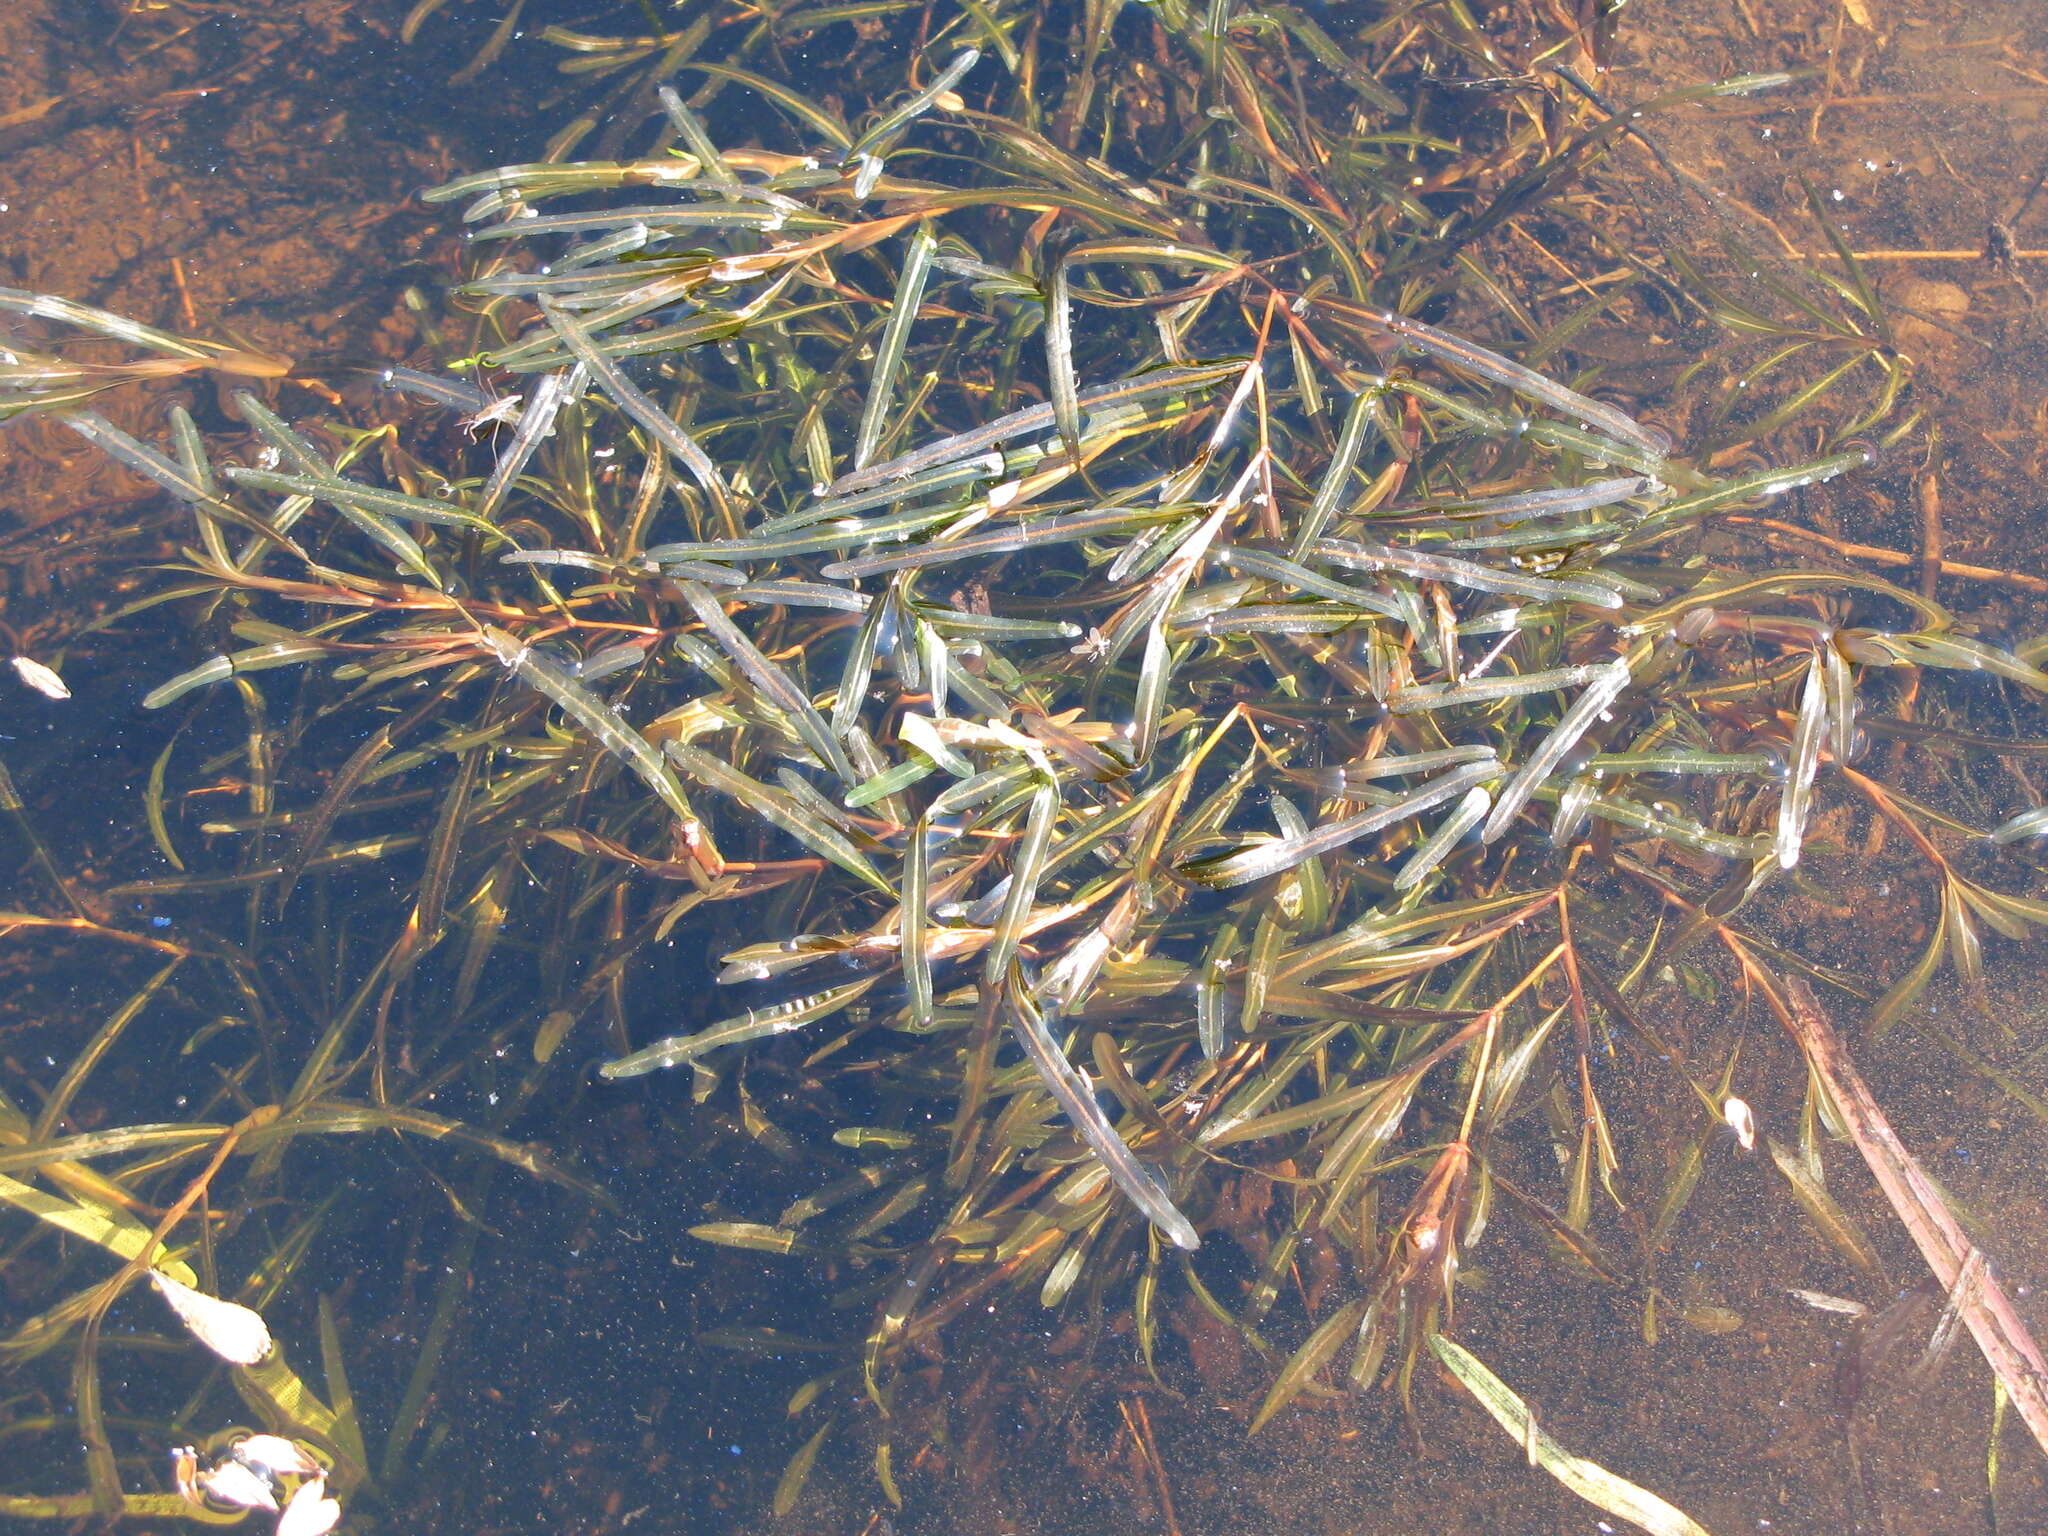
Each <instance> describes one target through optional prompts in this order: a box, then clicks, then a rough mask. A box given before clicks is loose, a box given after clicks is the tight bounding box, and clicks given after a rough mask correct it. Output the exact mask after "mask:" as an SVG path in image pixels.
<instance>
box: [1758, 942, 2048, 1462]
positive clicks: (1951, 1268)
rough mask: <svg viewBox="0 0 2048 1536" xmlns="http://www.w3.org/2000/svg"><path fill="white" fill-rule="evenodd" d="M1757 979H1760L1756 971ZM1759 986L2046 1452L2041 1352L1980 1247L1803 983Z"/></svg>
mask: <svg viewBox="0 0 2048 1536" xmlns="http://www.w3.org/2000/svg"><path fill="white" fill-rule="evenodd" d="M1758 979H1759V980H1760V981H1762V980H1764V978H1763V977H1762V976H1761V974H1760V973H1759V975H1758ZM1765 991H1766V994H1767V995H1769V996H1770V997H1771V1001H1772V1004H1773V1006H1774V1007H1776V1008H1777V1009H1778V1012H1779V1017H1780V1018H1781V1019H1783V1020H1784V1023H1785V1026H1786V1028H1788V1029H1789V1030H1791V1031H1792V1036H1793V1038H1794V1039H1796V1040H1797V1041H1798V1042H1799V1046H1800V1049H1801V1050H1803V1051H1804V1052H1805V1053H1806V1060H1807V1063H1808V1064H1809V1065H1810V1066H1811V1067H1812V1068H1813V1073H1814V1076H1815V1077H1816V1078H1818V1079H1819V1080H1820V1082H1821V1084H1822V1086H1823V1087H1825V1088H1826V1089H1827V1092H1828V1097H1829V1098H1831V1099H1833V1100H1834V1103H1835V1111H1836V1113H1837V1115H1839V1116H1840V1118H1841V1122H1842V1125H1843V1127H1844V1128H1845V1129H1846V1130H1847V1131H1848V1133H1849V1139H1850V1140H1851V1141H1853V1142H1855V1143H1856V1150H1857V1151H1859V1152H1861V1153H1862V1154H1863V1161H1864V1162H1865V1163H1867V1164H1868V1165H1869V1166H1870V1171H1871V1173H1872V1174H1873V1175H1874V1176H1875V1177H1876V1179H1877V1182H1878V1187H1879V1188H1881V1189H1882V1190H1883V1191H1884V1193H1885V1198H1886V1199H1887V1200H1889V1201H1890V1202H1891V1206H1892V1210H1893V1211H1895V1212H1896V1213H1897V1214H1898V1218H1899V1220H1900V1221H1901V1222H1902V1223H1904V1225H1905V1228H1906V1230H1907V1231H1908V1232H1910V1233H1911V1234H1912V1235H1913V1241H1914V1243H1915V1244H1917V1245H1918V1247H1919V1249H1920V1256H1921V1257H1922V1258H1924V1259H1925V1260H1926V1261H1927V1267H1928V1268H1929V1269H1931V1270H1933V1271H1934V1277H1935V1279H1937V1280H1939V1281H1940V1282H1941V1286H1942V1289H1943V1290H1945V1291H1947V1292H1948V1293H1949V1295H1950V1297H1951V1298H1952V1305H1954V1306H1955V1307H1956V1308H1957V1310H1959V1311H1960V1312H1961V1313H1962V1317H1963V1321H1964V1322H1965V1323H1966V1324H1968V1325H1969V1329H1970V1334H1971V1336H1972V1337H1973V1338H1975V1339H1976V1341H1977V1347H1978V1348H1979V1349H1981V1350H1982V1351H1983V1352H1984V1359H1985V1361H1986V1362H1987V1363H1988V1364H1989V1365H1990V1367H1991V1370H1992V1372H1993V1374H1994V1375H1996V1376H1997V1377H1998V1379H1999V1381H2000V1382H2001V1383H2003V1385H2004V1387H2005V1390H2006V1392H2007V1394H2008V1395H2009V1396H2010V1397H2011V1398H2012V1404H2013V1407H2015V1408H2016V1409H2018V1410H2019V1415H2020V1418H2021V1419H2022V1420H2023V1421H2024V1422H2025V1423H2026V1426H2027V1428H2028V1429H2029V1430H2030V1431H2032V1432H2033V1436H2034V1440H2035V1443H2037V1444H2038V1445H2039V1446H2040V1447H2041V1449H2042V1450H2043V1451H2048V1361H2043V1359H2042V1358H2041V1351H2040V1348H2039V1346H2037V1345H2036V1344H2035V1343H2034V1339H2033V1336H2032V1335H2031V1334H2029V1333H2028V1332H2027V1327H2026V1324H2025V1323H2023V1322H2021V1321H2020V1318H2019V1314H2018V1313H2017V1312H2015V1311H2014V1310H2013V1306H2012V1302H2011V1301H2010V1300H2009V1299H2008V1298H2007V1296H2006V1294H2005V1291H2004V1289H2003V1288H2002V1287H2001V1286H2000V1285H1999V1283H1998V1280H1997V1277H1996V1276H1994V1275H1993V1274H1992V1273H1991V1269H1990V1266H1989V1264H1988V1263H1987V1262H1986V1260H1985V1256H1984V1254H1983V1252H1982V1250H1980V1249H1979V1248H1978V1247H1977V1246H1976V1244H1974V1243H1972V1242H1971V1241H1970V1239H1969V1237H1968V1235H1967V1234H1966V1233H1965V1232H1964V1231H1963V1229H1962V1226H1961V1224H1960V1223H1959V1222H1957V1220H1956V1218H1955V1213H1954V1212H1953V1211H1951V1210H1950V1209H1949V1206H1948V1202H1947V1200H1945V1199H1944V1198H1943V1197H1942V1193H1941V1191H1940V1190H1939V1189H1937V1188H1936V1187H1935V1185H1934V1181H1933V1180H1932V1179H1930V1178H1928V1177H1927V1174H1926V1173H1925V1172H1924V1171H1923V1170H1922V1169H1921V1167H1920V1164H1919V1163H1918V1162H1916V1161H1915V1160H1914V1157H1913V1154H1912V1153H1910V1152H1908V1151H1907V1150H1906V1147H1905V1144H1904V1143H1903V1142H1901V1141H1900V1140H1899V1138H1898V1134H1897V1133H1896V1132H1895V1131H1893V1130H1892V1127H1891V1122H1890V1121H1888V1120H1887V1119H1885V1116H1884V1111H1883V1110H1882V1109H1880V1108H1878V1105H1877V1100H1876V1099H1874V1098H1873V1097H1871V1093H1870V1089H1869V1087H1868V1086H1867V1085H1865V1083H1864V1081H1863V1075H1862V1074H1861V1073H1860V1072H1858V1071H1857V1070H1856V1064H1855V1063H1854V1062H1853V1061H1851V1060H1850V1059H1849V1053H1848V1051H1847V1049H1846V1048H1845V1047H1844V1046H1843V1044H1842V1039H1841V1036H1840V1035H1838V1034H1836V1033H1835V1027H1834V1025H1833V1024H1832V1023H1830V1022H1829V1020H1828V1017H1827V1015H1826V1014H1825V1013H1823V1012H1821V1008H1820V1004H1819V1002H1818V1001H1817V1000H1816V999H1815V998H1814V995H1813V991H1812V989H1811V988H1809V987H1808V986H1807V985H1806V983H1805V982H1803V981H1801V980H1800V979H1799V978H1798V977H1796V976H1794V977H1789V978H1787V980H1786V982H1785V992H1786V994H1787V998H1786V1001H1785V1002H1784V1003H1780V1002H1779V1000H1778V998H1777V996H1776V993H1775V991H1774V990H1773V989H1772V988H1771V987H1770V985H1769V983H1768V981H1765Z"/></svg>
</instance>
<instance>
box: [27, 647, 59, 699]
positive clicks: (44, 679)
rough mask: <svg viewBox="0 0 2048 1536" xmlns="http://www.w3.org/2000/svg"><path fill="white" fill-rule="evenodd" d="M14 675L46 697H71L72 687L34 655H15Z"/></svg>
mask: <svg viewBox="0 0 2048 1536" xmlns="http://www.w3.org/2000/svg"><path fill="white" fill-rule="evenodd" d="M14 675H15V676H16V677H18V678H20V679H21V680H22V681H23V682H24V683H26V684H28V686H29V687H31V688H33V689H35V691H36V692H37V693H40V694H41V695H42V696H43V697H44V698H46V699H68V698H70V697H71V689H70V687H69V686H68V685H67V684H66V683H65V681H64V679H63V678H61V677H59V676H58V675H57V674H56V673H55V672H53V671H52V670H51V669H50V668H48V667H46V666H44V665H43V664H42V663H41V662H40V661H37V660H35V659H34V658H32V657H28V656H17V657H15V658H14Z"/></svg>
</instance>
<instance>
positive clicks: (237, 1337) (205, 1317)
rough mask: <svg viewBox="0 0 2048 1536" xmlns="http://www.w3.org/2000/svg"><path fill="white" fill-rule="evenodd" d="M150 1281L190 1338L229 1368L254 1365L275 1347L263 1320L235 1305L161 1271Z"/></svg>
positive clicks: (153, 1272) (248, 1310)
mask: <svg viewBox="0 0 2048 1536" xmlns="http://www.w3.org/2000/svg"><path fill="white" fill-rule="evenodd" d="M149 1278H150V1279H152V1280H154V1281H155V1282H156V1288H157V1293H158V1294H159V1295H161V1296H162V1297H163V1299H164V1300H165V1301H166V1302H167V1303H168V1304H169V1305H170V1309H171V1310H172V1311H173V1312H175V1313H177V1314H178V1321H179V1322H181V1323H183V1324H184V1325H185V1326H186V1327H187V1328H189V1329H191V1330H192V1336H193V1337H194V1338H195V1339H197V1340H198V1341H199V1342H200V1343H202V1344H204V1345H205V1346H206V1347H207V1348H208V1349H210V1350H212V1351H213V1352H214V1353H215V1354H216V1355H219V1356H220V1357H221V1359H223V1360H225V1361H227V1362H228V1364H230V1365H254V1364H255V1363H256V1362H257V1361H259V1360H261V1359H262V1358H263V1357H264V1356H265V1355H268V1354H269V1353H270V1351H271V1350H272V1349H273V1348H275V1347H276V1346H275V1344H274V1343H273V1342H272V1340H271V1337H270V1330H269V1329H268V1328H267V1327H265V1326H264V1323H263V1319H262V1318H261V1317H259V1316H257V1315H256V1313H255V1312H253V1311H251V1310H250V1309H249V1308H247V1307H245V1306H242V1305H241V1304H240V1303H238V1302H233V1301H222V1300H221V1299H220V1298H219V1297H218V1296H209V1295H207V1294H206V1293H205V1292H204V1291H195V1290H193V1289H192V1287H191V1286H189V1285H185V1284H182V1283H180V1282H179V1281H176V1280H173V1279H172V1278H171V1277H170V1276H169V1275H167V1274H165V1273H164V1272H163V1271H162V1270H160V1269H152V1270H151V1271H150V1272H149Z"/></svg>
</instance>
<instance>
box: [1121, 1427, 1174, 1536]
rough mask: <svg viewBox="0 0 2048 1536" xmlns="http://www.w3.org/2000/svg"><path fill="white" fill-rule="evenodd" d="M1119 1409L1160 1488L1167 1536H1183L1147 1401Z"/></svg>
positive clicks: (1162, 1514) (1160, 1511)
mask: <svg viewBox="0 0 2048 1536" xmlns="http://www.w3.org/2000/svg"><path fill="white" fill-rule="evenodd" d="M1117 1407H1118V1408H1120V1409H1122V1410H1123V1416H1124V1423H1125V1424H1127V1425H1129V1426H1130V1430H1131V1438H1132V1439H1133V1440H1135V1441H1136V1442H1137V1445H1138V1452H1139V1454H1140V1455H1141V1456H1143V1457H1144V1459H1145V1465H1146V1466H1147V1467H1149V1468H1150V1469H1151V1471H1152V1481H1153V1482H1154V1483H1155V1484H1156V1485H1157V1486H1158V1489H1159V1513H1160V1515H1161V1516H1162V1517H1163V1518H1164V1519H1165V1521H1166V1533H1167V1536H1181V1529H1180V1521H1179V1520H1177V1519H1175V1518H1174V1513H1173V1490H1172V1489H1171V1488H1169V1487H1168V1486H1167V1482H1166V1463H1165V1462H1163V1461H1161V1460H1160V1459H1159V1442H1158V1441H1156V1440H1154V1439H1153V1438H1152V1416H1151V1415H1150V1414H1148V1413H1147V1412H1146V1411H1145V1400H1144V1399H1143V1398H1134V1399H1132V1400H1131V1401H1130V1402H1123V1403H1118V1404H1117Z"/></svg>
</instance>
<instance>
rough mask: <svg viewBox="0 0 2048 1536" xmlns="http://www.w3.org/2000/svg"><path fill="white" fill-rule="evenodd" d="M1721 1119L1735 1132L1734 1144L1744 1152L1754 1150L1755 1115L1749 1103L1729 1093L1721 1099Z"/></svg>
mask: <svg viewBox="0 0 2048 1536" xmlns="http://www.w3.org/2000/svg"><path fill="white" fill-rule="evenodd" d="M1721 1120H1722V1123H1723V1124H1725V1125H1726V1126H1727V1127H1728V1129H1729V1130H1731V1131H1733V1132H1734V1133H1735V1144H1736V1145H1737V1146H1738V1147H1740V1148H1742V1150H1743V1151H1745V1152H1754V1151H1755V1150H1756V1116H1755V1115H1754V1114H1753V1113H1752V1112H1751V1111H1750V1107H1749V1105H1747V1104H1746V1103H1744V1102H1743V1101H1742V1100H1741V1099H1738V1098H1736V1097H1735V1095H1734V1094H1732V1093H1731V1094H1729V1095H1728V1097H1727V1098H1725V1099H1723V1100H1722V1101H1721Z"/></svg>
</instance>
